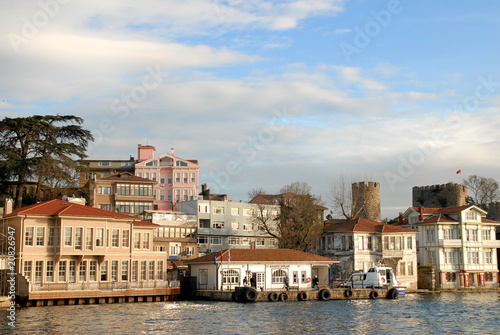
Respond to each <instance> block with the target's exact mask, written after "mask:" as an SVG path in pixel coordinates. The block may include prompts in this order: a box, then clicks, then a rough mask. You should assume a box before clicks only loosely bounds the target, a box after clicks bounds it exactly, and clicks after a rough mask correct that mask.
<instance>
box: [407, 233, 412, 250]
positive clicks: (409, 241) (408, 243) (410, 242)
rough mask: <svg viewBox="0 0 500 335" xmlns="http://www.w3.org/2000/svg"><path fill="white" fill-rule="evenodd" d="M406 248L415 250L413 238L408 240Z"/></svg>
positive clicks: (409, 237)
mask: <svg viewBox="0 0 500 335" xmlns="http://www.w3.org/2000/svg"><path fill="white" fill-rule="evenodd" d="M406 248H407V249H410V250H412V249H413V238H412V237H411V236H408V237H407V238H406Z"/></svg>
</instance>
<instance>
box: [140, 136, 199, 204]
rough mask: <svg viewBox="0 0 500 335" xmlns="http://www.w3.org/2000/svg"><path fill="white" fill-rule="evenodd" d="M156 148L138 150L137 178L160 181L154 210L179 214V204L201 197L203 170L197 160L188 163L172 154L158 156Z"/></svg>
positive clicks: (155, 196) (156, 189)
mask: <svg viewBox="0 0 500 335" xmlns="http://www.w3.org/2000/svg"><path fill="white" fill-rule="evenodd" d="M155 151H156V149H155V147H153V146H151V145H141V144H139V146H138V156H139V159H138V162H137V163H136V164H135V175H136V176H138V177H142V178H146V179H150V180H153V181H157V184H156V185H155V186H154V190H153V193H154V208H155V209H157V210H162V211H177V204H178V203H179V202H182V201H188V200H194V199H197V197H198V175H199V172H200V167H199V166H198V161H197V160H186V159H182V158H179V157H176V156H175V153H174V149H173V148H172V150H171V152H170V154H164V155H160V156H158V157H155V156H154V152H155Z"/></svg>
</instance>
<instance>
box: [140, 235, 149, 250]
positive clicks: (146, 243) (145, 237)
mask: <svg viewBox="0 0 500 335" xmlns="http://www.w3.org/2000/svg"><path fill="white" fill-rule="evenodd" d="M142 249H149V233H143V234H142Z"/></svg>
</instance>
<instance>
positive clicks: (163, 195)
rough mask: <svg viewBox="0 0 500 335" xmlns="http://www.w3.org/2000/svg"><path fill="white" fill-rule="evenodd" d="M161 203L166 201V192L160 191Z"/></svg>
mask: <svg viewBox="0 0 500 335" xmlns="http://www.w3.org/2000/svg"><path fill="white" fill-rule="evenodd" d="M160 201H165V190H160Z"/></svg>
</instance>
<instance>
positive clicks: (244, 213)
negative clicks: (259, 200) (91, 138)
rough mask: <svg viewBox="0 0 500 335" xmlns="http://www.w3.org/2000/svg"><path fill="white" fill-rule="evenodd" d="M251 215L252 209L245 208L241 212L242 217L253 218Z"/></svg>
mask: <svg viewBox="0 0 500 335" xmlns="http://www.w3.org/2000/svg"><path fill="white" fill-rule="evenodd" d="M253 214H254V210H253V208H245V209H244V210H243V215H245V216H253Z"/></svg>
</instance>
